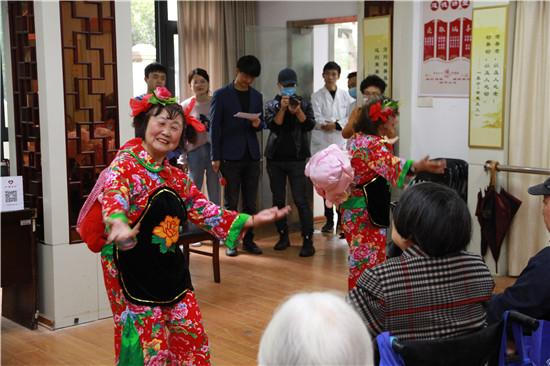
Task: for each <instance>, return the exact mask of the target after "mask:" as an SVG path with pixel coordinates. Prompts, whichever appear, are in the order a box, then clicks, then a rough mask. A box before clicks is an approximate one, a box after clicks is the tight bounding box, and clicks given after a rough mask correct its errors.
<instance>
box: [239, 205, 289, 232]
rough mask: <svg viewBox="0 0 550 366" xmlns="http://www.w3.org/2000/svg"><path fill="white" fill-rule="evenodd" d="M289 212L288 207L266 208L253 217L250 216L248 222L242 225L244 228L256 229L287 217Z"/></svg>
mask: <svg viewBox="0 0 550 366" xmlns="http://www.w3.org/2000/svg"><path fill="white" fill-rule="evenodd" d="M289 212H290V206H286V207H283V208H277V207H271V208H266V209H265V210H262V211H260V212H258V213H257V214H255V215H252V216H250V218H249V219H248V221H247V222H246V223H245V224H244V227H245V228H247V229H249V228H251V227H257V226H260V225H264V224H269V223H271V222H274V221H277V220H280V219H282V218H283V217H285V216H286V215H288V213H289Z"/></svg>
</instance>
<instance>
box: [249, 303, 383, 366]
mask: <svg viewBox="0 0 550 366" xmlns="http://www.w3.org/2000/svg"><path fill="white" fill-rule="evenodd" d="M258 363H259V364H260V366H270V365H273V366H282V365H285V366H286V365H372V343H371V339H370V336H369V334H368V332H367V329H366V327H365V324H364V322H363V321H362V320H361V317H360V316H359V315H358V314H357V313H356V312H355V310H354V309H353V308H352V307H351V306H350V305H349V304H347V303H346V302H345V301H344V299H343V296H341V297H339V296H337V295H335V294H332V293H328V292H312V293H301V294H296V295H293V296H292V297H290V298H289V299H288V300H287V301H285V302H284V303H283V304H282V305H281V306H279V308H278V309H277V310H276V312H275V314H274V316H273V318H272V319H271V321H270V322H269V324H268V326H267V328H266V330H265V331H264V334H263V336H262V339H261V341H260V350H259V353H258Z"/></svg>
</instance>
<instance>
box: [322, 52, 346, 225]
mask: <svg viewBox="0 0 550 366" xmlns="http://www.w3.org/2000/svg"><path fill="white" fill-rule="evenodd" d="M340 72H341V69H340V66H339V65H338V64H337V63H336V62H334V61H329V62H327V63H326V65H325V66H324V67H323V79H324V80H325V85H324V86H323V87H322V88H321V89H319V90H317V91H316V92H315V93H313V95H312V96H311V104H312V106H313V113H314V115H315V128H314V129H313V131H312V134H311V153H312V154H315V153H316V152H318V151H320V150H322V149H324V148H326V147H327V146H329V145H331V144H337V145H339V146H342V145H343V144H344V142H345V140H344V138H343V137H342V129H343V128H344V127H345V126H346V123H347V120H348V113H349V107H350V104H351V103H353V102H355V99H353V98H352V97H351V96H350V95H349V93H348V91H347V90H344V89H338V87H337V86H336V82H337V81H338V79H339V78H340ZM325 217H326V219H327V222H326V224H325V225H324V226H323V228H322V229H321V231H322V232H324V233H332V231H333V229H334V219H333V217H334V213H333V208H328V207H326V205H325Z"/></svg>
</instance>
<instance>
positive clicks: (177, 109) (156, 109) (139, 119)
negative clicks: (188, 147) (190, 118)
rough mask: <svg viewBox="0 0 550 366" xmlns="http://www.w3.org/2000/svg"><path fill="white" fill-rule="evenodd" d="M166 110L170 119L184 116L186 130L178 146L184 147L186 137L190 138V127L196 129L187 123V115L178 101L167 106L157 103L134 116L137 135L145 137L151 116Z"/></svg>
mask: <svg viewBox="0 0 550 366" xmlns="http://www.w3.org/2000/svg"><path fill="white" fill-rule="evenodd" d="M164 110H166V111H167V112H168V117H169V118H170V119H174V118H176V117H178V116H182V118H183V129H184V132H183V133H182V134H181V137H180V142H179V144H178V146H179V147H182V148H183V147H184V146H185V139H186V138H187V139H189V137H188V136H187V135H188V134H189V133H188V131H187V130H189V129H191V130H194V129H193V127H191V126H189V125H187V122H186V120H185V115H184V113H183V109H182V108H181V105H179V104H177V103H174V104H169V105H166V106H163V105H162V104H155V105H153V106H151V108H150V109H149V110H148V111H147V112H141V113H140V114H138V115H137V116H135V117H134V130H135V136H136V137H140V138H142V139H145V131H146V130H147V125H148V124H149V119H151V116H158V115H159V114H160V113H161V112H162V111H164Z"/></svg>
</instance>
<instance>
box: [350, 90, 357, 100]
mask: <svg viewBox="0 0 550 366" xmlns="http://www.w3.org/2000/svg"><path fill="white" fill-rule="evenodd" d="M348 92H349V95H351V97H352V98H357V88H351V89H350V90H348Z"/></svg>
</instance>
